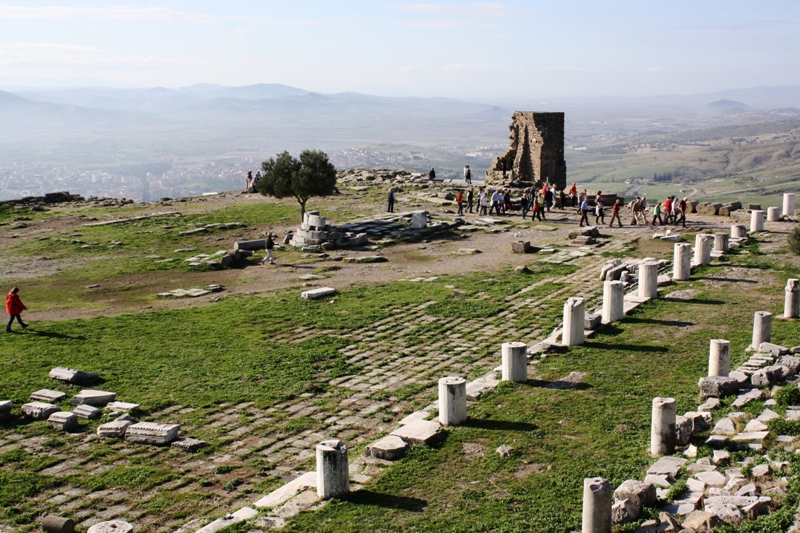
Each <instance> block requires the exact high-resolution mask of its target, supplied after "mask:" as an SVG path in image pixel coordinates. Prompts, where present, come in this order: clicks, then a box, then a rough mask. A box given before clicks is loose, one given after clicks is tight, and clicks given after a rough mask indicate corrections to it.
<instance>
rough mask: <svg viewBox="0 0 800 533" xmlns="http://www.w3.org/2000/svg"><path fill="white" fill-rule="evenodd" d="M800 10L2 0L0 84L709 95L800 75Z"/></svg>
mask: <svg viewBox="0 0 800 533" xmlns="http://www.w3.org/2000/svg"><path fill="white" fill-rule="evenodd" d="M799 24H800V1H797V0H791V1H789V0H783V1H774V0H759V1H757V2H755V1H753V0H744V1H741V0H691V1H685V0H670V1H661V0H620V1H614V0H607V1H605V2H600V1H592V2H590V1H580V0H560V1H555V0H540V1H536V0H534V1H505V2H457V1H444V2H429V3H421V2H403V1H399V0H398V1H390V2H383V1H380V0H373V1H361V0H355V1H346V2H345V1H323V0H293V1H275V0H225V1H219V0H217V1H210V0H191V1H189V0H152V1H150V2H140V1H136V0H127V1H126V0H120V2H106V1H90V0H83V1H63V2H57V1H39V0H25V1H24V2H23V1H21V0H17V1H16V3H3V0H0V84H3V85H5V86H8V85H20V86H22V85H87V84H97V85H115V86H133V87H155V86H162V87H182V86H188V85H192V84H195V83H215V84H220V85H228V86H240V85H253V84H257V83H282V84H286V85H290V86H294V87H300V88H303V89H306V90H311V91H316V92H322V93H337V92H345V91H354V92H360V93H367V94H378V95H385V96H424V97H429V96H443V97H455V98H498V99H500V98H519V97H547V98H555V97H574V96H600V95H604V96H607V95H618V96H651V95H661V94H696V93H705V92H713V91H717V90H725V89H734V88H747V87H753V86H780V85H797V84H800V54H798V53H797V51H798V50H800V26H799Z"/></svg>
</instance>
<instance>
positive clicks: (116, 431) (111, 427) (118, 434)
mask: <svg viewBox="0 0 800 533" xmlns="http://www.w3.org/2000/svg"><path fill="white" fill-rule="evenodd" d="M130 425H131V423H130V421H128V420H114V421H113V422H109V423H108V424H101V425H99V426H97V436H98V437H107V438H115V439H121V438H123V437H124V436H125V431H127V429H128V426H130Z"/></svg>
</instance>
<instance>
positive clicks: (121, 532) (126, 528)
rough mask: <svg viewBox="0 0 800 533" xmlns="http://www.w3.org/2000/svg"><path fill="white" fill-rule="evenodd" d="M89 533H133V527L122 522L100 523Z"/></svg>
mask: <svg viewBox="0 0 800 533" xmlns="http://www.w3.org/2000/svg"><path fill="white" fill-rule="evenodd" d="M87 533H133V525H131V524H129V523H128V522H123V521H122V520H112V521H110V522H100V523H99V524H95V525H93V526H92V527H90V528H89V529H88V531H87Z"/></svg>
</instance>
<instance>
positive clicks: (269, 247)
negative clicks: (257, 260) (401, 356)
mask: <svg viewBox="0 0 800 533" xmlns="http://www.w3.org/2000/svg"><path fill="white" fill-rule="evenodd" d="M264 248H266V249H267V255H266V256H265V257H264V259H262V260H261V264H262V265H263V264H264V263H266V262H267V261H269V264H270V265H274V264H275V255H274V253H273V252H274V250H275V241H274V240H273V239H272V233H271V232H270V233H267V242H266V244H265V246H264Z"/></svg>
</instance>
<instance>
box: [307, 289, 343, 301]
mask: <svg viewBox="0 0 800 533" xmlns="http://www.w3.org/2000/svg"><path fill="white" fill-rule="evenodd" d="M335 294H336V289H334V288H332V287H320V288H319V289H311V290H308V291H303V292H302V293H301V294H300V297H301V298H302V299H303V300H317V299H319V298H327V297H328V296H334V295H335Z"/></svg>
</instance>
